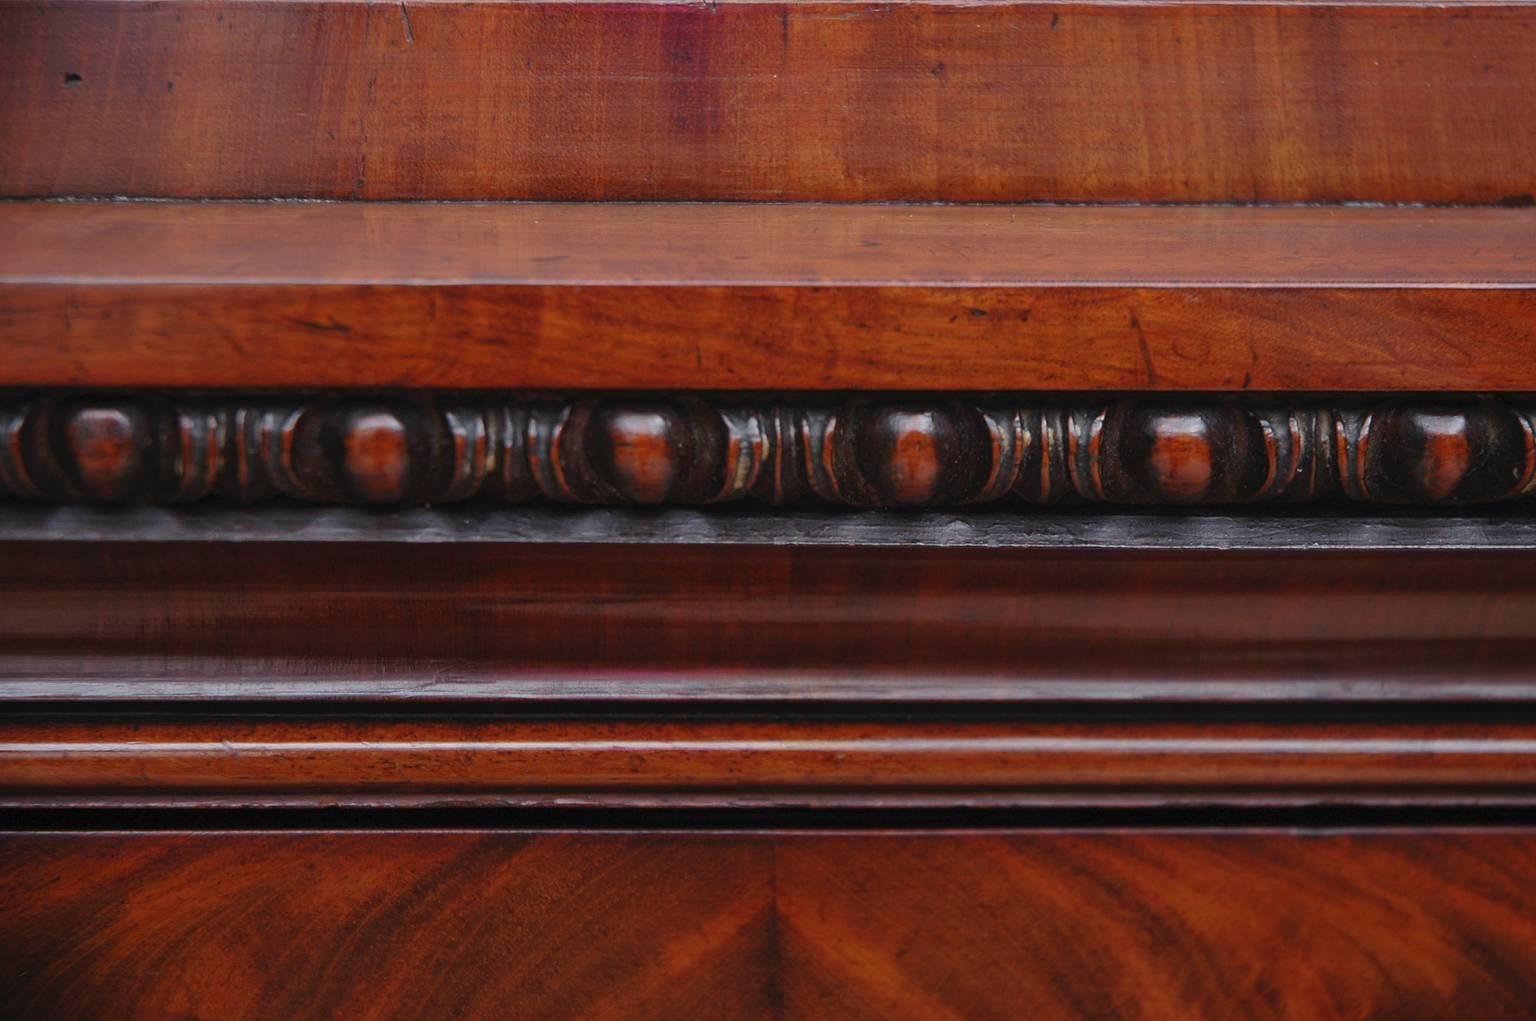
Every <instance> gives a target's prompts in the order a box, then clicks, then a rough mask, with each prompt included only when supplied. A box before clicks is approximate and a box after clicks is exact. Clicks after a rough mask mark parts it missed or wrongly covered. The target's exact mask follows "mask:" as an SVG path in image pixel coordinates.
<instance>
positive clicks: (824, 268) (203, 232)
mask: <svg viewBox="0 0 1536 1021" xmlns="http://www.w3.org/2000/svg"><path fill="white" fill-rule="evenodd" d="M0 234H4V235H5V236H6V237H7V238H8V240H9V243H8V244H7V245H5V246H4V247H0V281H4V282H5V283H8V284H16V283H32V284H38V283H52V284H71V285H76V286H80V285H87V284H103V283H115V284H202V285H210V286H211V285H224V286H228V285H232V284H240V283H247V284H253V283H266V284H317V285H318V284H325V285H345V284H420V285H428V284H437V285H442V284H529V285H561V284H564V285H577V284H587V285H592V284H628V285H649V286H666V285H680V284H691V285H703V284H714V285H758V286H773V285H784V286H789V285H795V286H800V285H814V286H846V285H853V284H861V285H866V286H874V285H882V284H885V285H890V284H895V285H902V284H906V285H927V286H940V285H944V286H954V285H967V284H970V285H977V286H985V287H1000V286H1028V285H1052V286H1072V285H1078V286H1082V285H1089V286H1094V285H1123V286H1131V287H1147V286H1151V287H1159V286H1174V287H1196V286H1228V287H1231V286H1265V285H1284V286H1290V287H1359V286H1371V287H1390V286H1395V287H1408V286H1425V287H1473V288H1490V287H1523V288H1531V287H1536V265H1533V263H1536V209H1513V208H1511V209H1488V208H1465V207H1463V208H1456V209H1439V208H1414V207H1407V208H1404V207H1390V208H1379V207H1376V208H1373V207H1358V206H1342V207H1316V206H1309V207H1290V206H1280V207H1273V206H1215V207H1212V206H1180V207H1166V206H1017V205H986V204H980V205H960V206H942V205H941V206H935V205H885V204H877V205H822V204H790V203H763V202H753V203H706V202H670V203H638V202H637V203H626V202H453V203H442V202H123V201H118V202H4V203H0Z"/></svg>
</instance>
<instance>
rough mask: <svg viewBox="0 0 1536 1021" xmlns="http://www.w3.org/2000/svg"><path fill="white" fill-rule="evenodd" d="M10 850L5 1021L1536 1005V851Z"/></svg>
mask: <svg viewBox="0 0 1536 1021" xmlns="http://www.w3.org/2000/svg"><path fill="white" fill-rule="evenodd" d="M0 856H3V858H4V860H5V861H6V863H7V866H8V867H7V868H6V869H5V870H3V871H0V946H4V947H6V948H7V949H6V951H5V952H4V954H3V955H0V1013H3V1014H4V1015H5V1016H7V1017H26V1018H29V1019H38V1021H52V1019H63V1018H80V1017H91V1018H104V1019H105V1018H112V1019H114V1021H135V1019H145V1021H149V1019H154V1021H160V1019H163V1018H167V1017H178V1018H188V1019H208V1021H213V1019H220V1021H223V1019H228V1018H242V1019H246V1021H263V1019H274V1021H276V1019H279V1018H283V1019H286V1018H292V1017H296V1016H313V1015H315V1014H322V1015H324V1016H330V1017H346V1018H357V1019H374V1018H379V1019H382V1018H389V1019H401V1021H404V1019H412V1018H417V1019H426V1018H438V1017H443V1016H445V1015H451V1016H456V1017H463V1018H499V1017H509V1016H517V1017H530V1018H545V1019H557V1018H582V1019H584V1021H586V1019H593V1018H636V1019H638V1018H656V1017H716V1016H726V1015H728V1016H730V1017H732V1018H739V1019H745V1021H756V1019H762V1021H767V1019H769V1018H784V1019H791V1018H792V1019H801V1018H804V1019H812V1018H840V1019H849V1018H890V1017H904V1018H924V1019H928V1018H932V1019H940V1018H957V1017H964V1018H1005V1017H1013V1016H1015V1015H1016V1012H1017V1010H1018V1008H1019V1005H1020V1004H1028V1005H1029V1009H1030V1016H1031V1017H1034V1018H1039V1019H1042V1021H1055V1019H1061V1021H1068V1019H1070V1021H1123V1019H1127V1018H1144V1019H1147V1021H1151V1019H1161V1018H1169V1017H1180V1018H1189V1019H1212V1021H1215V1019H1221V1021H1231V1019H1242V1021H1346V1019H1356V1018H1366V1017H1369V1018H1377V1017H1380V1018H1386V1017H1392V1018H1403V1019H1412V1021H1420V1019H1422V1021H1429V1019H1431V1018H1443V1017H1446V1016H1448V1015H1451V1014H1454V1015H1455V1016H1458V1017H1477V1018H1479V1019H1484V1021H1525V1019H1526V1018H1528V1017H1529V1005H1530V1003H1531V1002H1532V1001H1533V1000H1536V984H1533V981H1532V978H1531V976H1532V974H1533V970H1536V969H1533V966H1536V903H1533V901H1532V896H1531V886H1532V879H1533V878H1536V876H1533V864H1532V863H1533V862H1536V838H1533V836H1532V835H1531V834H1530V833H1528V832H1524V831H1515V832H1498V831H1494V832H1488V831H1482V832H1479V831H1442V832H1421V833H1382V834H1300V835H1298V834H1283V833H1274V832H1249V833H1241V832H1240V833H1225V834H1213V833H1175V832H1143V833H1125V832H1095V831H1087V832H1036V833H1031V832H1002V833H990V834H978V833H963V834H962V833H952V832H941V833H931V834H913V833H884V834H765V833H758V834H736V835H709V834H686V833H672V834H646V833H628V834H603V833H586V834H579V833H489V832H459V833H159V834H70V833H49V834H13V835H6V836H4V837H0ZM82 934H88V938H82ZM1106 961H1112V962H1113V966H1109V965H1107V964H1106V963H1105V962H1106ZM722 1005H728V1010H727V1011H725V1012H724V1013H722Z"/></svg>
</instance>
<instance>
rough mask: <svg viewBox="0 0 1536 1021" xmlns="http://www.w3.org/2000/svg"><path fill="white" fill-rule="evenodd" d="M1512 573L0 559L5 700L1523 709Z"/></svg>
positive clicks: (1068, 553) (1096, 557) (1518, 584)
mask: <svg viewBox="0 0 1536 1021" xmlns="http://www.w3.org/2000/svg"><path fill="white" fill-rule="evenodd" d="M1533 562H1536V551H1533V549H1532V548H1530V547H1529V546H1528V547H1526V548H1525V549H1523V550H1419V551H1405V550H1392V549H1388V550H1379V551H1376V552H1357V551H1350V550H1307V549H1296V548H1289V549H1282V550H1278V551H1272V552H1267V553H1266V552H1243V551H1217V550H1199V549H1194V550H1167V549H1165V550H1150V551H1149V550H1123V549H1122V550H1104V549H1098V550H1093V549H1075V548H1064V549H1063V548H1058V549H1028V548H1008V547H1006V546H999V547H993V548H960V549H951V548H937V547H922V548H910V547H901V546H896V547H889V546H888V547H869V546H856V545H842V546H837V545H814V544H811V545H784V546H774V545H746V544H732V545H711V544H709V543H708V536H707V535H706V536H703V537H699V536H695V537H694V541H693V542H692V543H689V544H680V545H677V544H646V543H625V542H623V541H609V542H606V543H583V542H573V543H560V542H543V543H540V542H533V541H530V542H510V543H433V544H414V543H399V542H379V543H372V544H369V543H358V542H347V543H334V544H333V543H326V542H311V543H306V544H304V545H303V546H302V548H300V547H296V546H292V545H279V544H271V543H261V542H218V541H214V542H185V543H147V544H146V543H114V542H100V543H87V542H68V541H61V542H26V543H7V544H3V545H0V621H4V642H3V645H0V700H5V701H15V702H36V701H47V700H69V701H80V700H93V699H107V700H113V701H118V702H121V701H136V700H143V699H168V700H175V701H178V702H181V703H184V704H189V705H190V704H192V703H196V702H197V701H198V700H207V699H229V700H249V701H251V702H253V703H254V702H260V701H269V700H279V701H288V702H295V701H313V700H345V701H348V702H354V703H355V702H363V703H374V704H377V705H378V706H379V707H380V708H381V710H382V709H384V708H386V707H387V706H389V705H394V706H396V707H398V706H400V705H402V704H410V703H416V702H420V701H423V700H427V701H439V702H441V701H465V700H472V701H475V702H478V703H481V704H482V705H485V706H490V705H493V704H495V703H504V704H510V703H517V704H526V703H528V702H546V703H547V702H556V703H559V702H570V703H582V704H590V703H591V702H594V701H620V702H625V703H639V702H649V701H662V702H669V703H674V704H677V705H679V706H681V705H683V704H688V703H694V704H697V703H733V702H762V701H785V702H792V703H800V702H809V701H816V702H822V703H828V702H845V703H846V702H855V701H865V700H868V701H875V702H881V703H912V702H939V703H956V702H987V703H994V704H996V703H1013V704H1023V703H1038V702H1063V701H1069V702H1095V703H1113V702H1126V701H1130V702H1148V701H1152V702H1163V703H1191V702H1209V701H1212V700H1215V701H1221V702H1228V703H1230V702H1252V701H1263V702H1287V701H1298V700H1309V699H1316V700H1328V701H1346V702H1377V703H1380V702H1394V703H1403V702H1413V701H1421V702H1431V701H1433V702H1463V703H1464V702H1475V701H1492V702H1499V703H1510V702H1531V701H1532V700H1536V681H1533V679H1532V676H1531V667H1530V664H1531V659H1532V652H1533V649H1536V569H1533ZM210 579H217V581H218V583H217V584H212V583H211V582H210ZM402 579H405V581H404V582H403V581H402ZM402 586H404V587H402ZM253 708H254V706H253Z"/></svg>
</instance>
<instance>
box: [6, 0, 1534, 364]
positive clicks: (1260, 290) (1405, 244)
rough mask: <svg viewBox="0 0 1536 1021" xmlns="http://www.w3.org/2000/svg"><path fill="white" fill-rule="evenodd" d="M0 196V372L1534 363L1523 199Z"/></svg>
mask: <svg viewBox="0 0 1536 1021" xmlns="http://www.w3.org/2000/svg"><path fill="white" fill-rule="evenodd" d="M1229 9H1232V8H1229ZM0 224H6V225H9V226H11V227H13V228H14V229H15V230H16V232H17V236H18V237H19V238H20V242H19V243H18V244H16V245H12V246H10V254H7V255H3V256H0V269H3V271H0V332H3V335H4V337H5V352H6V357H5V358H3V359H0V385H11V386H97V387H133V386H175V387H284V386H287V387H325V386H339V387H443V388H452V387H459V388H463V387H472V388H482V387H508V388H547V389H592V388H606V389H615V388H617V389H647V388H650V389H665V390H676V389H726V390H733V389H734V390H740V389H779V390H825V389H872V390H882V389H883V390H967V389H969V390H999V389H1013V390H1072V389H1079V390H1105V389H1108V390H1126V389H1147V390H1178V389H1205V390H1371V389H1382V390H1393V389H1397V390H1405V389H1406V390H1447V389H1452V390H1522V389H1523V390H1536V361H1533V360H1532V359H1531V358H1530V357H1529V353H1530V351H1531V350H1532V347H1533V345H1536V291H1533V289H1532V288H1533V285H1536V273H1533V271H1532V268H1531V267H1532V266H1533V265H1536V242H1533V241H1532V238H1536V213H1532V212H1531V211H1528V210H1379V209H1378V210H1232V209H1226V210H1182V209H1181V210H1134V209H1122V210H1115V209H1107V210H1106V209H1072V210H1005V209H1000V208H998V207H986V208H945V209H931V210H919V211H913V210H904V209H895V208H885V209H879V210H872V209H858V208H849V207H815V208H811V209H789V208H784V207H771V208H769V209H758V210H750V211H734V210H727V211H720V210H718V209H715V208H712V207H701V206H645V207H636V208H633V209H629V210H623V211H620V210H616V209H614V208H613V207H587V206H577V207H567V206H495V207H473V208H468V209H463V208H457V207H455V208H453V209H445V208H444V207H441V206H432V207H419V206H393V205H391V206H387V207H383V208H375V207H369V209H367V210H366V211H355V210H353V209H351V208H342V207H335V206H316V205H306V206H302V207H297V208H293V207H283V206H280V205H278V206H274V205H238V204H237V205H223V204H220V205H213V206H201V205H199V206H195V207H188V206H183V205H174V204H173V205H165V204H145V203H136V204H129V205H105V204H101V205H98V204H84V205H81V204H73V203H46V204H44V203H36V204H34V203H25V204H12V205H9V206H5V205H0ZM269 250H270V252H271V254H270V255H269V254H265V253H266V252H268V251H269ZM1245 251H1246V252H1247V253H1248V254H1246V255H1244V254H1241V253H1243V252H1245ZM252 253H257V254H252ZM305 253H308V254H305ZM1062 253H1067V254H1062Z"/></svg>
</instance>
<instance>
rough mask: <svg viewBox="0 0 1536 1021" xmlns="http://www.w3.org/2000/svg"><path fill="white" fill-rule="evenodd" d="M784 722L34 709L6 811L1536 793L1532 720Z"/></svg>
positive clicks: (4, 762) (1442, 800) (15, 753)
mask: <svg viewBox="0 0 1536 1021" xmlns="http://www.w3.org/2000/svg"><path fill="white" fill-rule="evenodd" d="M1256 715H1259V716H1262V715H1263V714H1256ZM780 717H781V718H778V719H761V718H760V719H755V720H754V719H741V720H700V719H693V720H689V719H686V718H684V719H676V718H674V719H670V720H669V719H665V718H661V719H649V720H648V719H644V718H634V717H631V718H628V719H620V720H605V719H601V718H595V719H593V718H588V719H579V718H578V719H567V720H545V721H537V720H535V721H517V720H515V719H505V718H504V719H496V718H494V717H492V718H487V717H486V716H484V715H479V716H469V717H461V718H457V719H454V718H436V719H426V720H415V721H409V722H407V721H403V720H402V721H382V720H376V719H375V720H366V719H352V720H347V719H315V718H308V719H306V718H304V717H293V718H286V719H284V718H258V719H251V720H241V719H238V718H222V719H221V718H198V717H170V718H159V719H157V718H155V717H153V716H147V717H144V718H140V719H136V718H135V717H133V716H131V715H129V716H127V717H124V716H121V715H120V716H118V717H117V718H106V717H65V718H59V719H47V718H33V717H26V716H19V717H15V718H12V719H10V720H3V721H0V805H6V806H11V807H15V806H44V807H45V806H50V805H51V806H54V807H58V806H65V805H67V806H75V807H96V806H103V805H105V806H116V807H123V806H157V805H158V806H188V805H197V806H218V807H252V806H262V805H285V806H327V805H336V804H342V805H351V806H360V807H363V806H428V805H431V806H445V805H500V806H511V805H524V806H568V805H594V806H596V805H605V806H622V807H656V806H662V807H666V806H671V807H677V806H711V807H721V806H757V807H767V806H811V807H822V808H826V807H838V806H852V807H879V808H888V807H898V806H899V807H913V806H918V807H938V808H954V807H957V806H962V805H982V806H992V807H996V806H1035V805H1187V804H1199V805H1216V804H1221V805H1249V804H1296V803H1300V804H1318V803H1338V804H1354V805H1361V804H1418V805H1422V804H1442V805H1443V804H1460V805H1468V804H1505V805H1512V804H1536V727H1533V726H1531V725H1529V724H1519V723H1503V724H1497V723H1496V724H1489V723H1451V724H1435V723H1423V722H1416V721H1413V720H1409V721H1399V722H1397V723H1393V724H1360V723H1338V722H1333V723H1329V722H1306V721H1305V720H1300V721H1295V720H1293V721H1290V722H1284V721H1275V722H1270V723H1255V722H1221V721H1213V722H1206V723H1169V722H1162V723H1156V722H1140V723H1138V722H1134V721H1130V720H1124V719H1122V720H1119V721H1114V720H1107V719H1093V718H1091V717H1089V718H1085V719H1079V720H1077V721H1075V722H1055V723H1038V722H1027V721H1020V720H1009V719H1007V718H1006V717H1005V718H1002V719H998V720H994V721H988V722H978V721H976V720H974V719H972V720H964V719H961V720H955V719H948V720H946V719H935V720H931V721H928V722H914V721H910V720H897V721H891V720H880V719H876V720H870V721H867V722H851V721H847V720H815V719H795V718H794V717H793V716H791V715H790V714H789V712H787V711H786V712H784V713H781V714H780Z"/></svg>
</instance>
